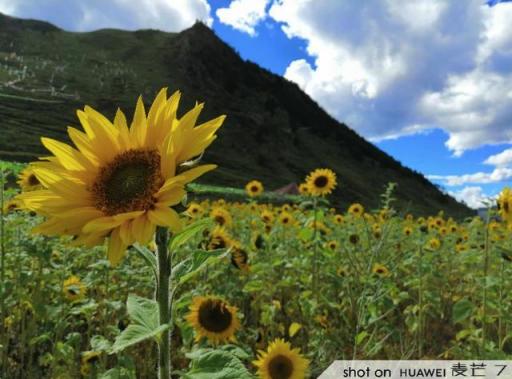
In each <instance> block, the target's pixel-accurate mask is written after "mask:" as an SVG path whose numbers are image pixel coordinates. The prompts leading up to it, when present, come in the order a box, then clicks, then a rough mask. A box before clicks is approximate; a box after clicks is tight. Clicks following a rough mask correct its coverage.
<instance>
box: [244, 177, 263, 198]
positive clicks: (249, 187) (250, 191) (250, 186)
mask: <svg viewBox="0 0 512 379" xmlns="http://www.w3.org/2000/svg"><path fill="white" fill-rule="evenodd" d="M245 192H247V195H249V196H250V197H256V196H259V195H261V194H262V193H263V184H261V182H260V181H258V180H251V181H250V182H249V183H247V184H246V185H245Z"/></svg>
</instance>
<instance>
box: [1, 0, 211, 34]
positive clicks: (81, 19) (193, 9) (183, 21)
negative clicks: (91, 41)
mask: <svg viewBox="0 0 512 379" xmlns="http://www.w3.org/2000/svg"><path fill="white" fill-rule="evenodd" d="M0 12H2V13H6V14H8V15H11V16H16V17H23V18H35V19H39V20H45V21H49V22H51V23H53V24H55V25H57V26H59V27H61V28H63V29H66V30H71V31H90V30H96V29H101V28H119V29H126V30H136V29H160V30H164V31H167V32H179V31H181V30H183V29H186V28H188V27H190V26H192V25H193V24H194V23H195V22H196V20H200V21H203V22H204V23H206V24H207V25H211V24H212V21H213V20H212V18H211V16H210V5H209V4H208V2H207V1H206V0H139V1H130V0H109V1H102V0H87V1H82V0H41V1H32V0H0Z"/></svg>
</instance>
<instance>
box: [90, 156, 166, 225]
mask: <svg viewBox="0 0 512 379" xmlns="http://www.w3.org/2000/svg"><path fill="white" fill-rule="evenodd" d="M163 181H164V179H163V178H162V175H161V174H160V155H159V154H158V152H157V151H156V150H144V149H133V150H128V151H126V152H124V153H121V154H119V155H117V156H116V157H115V158H114V159H113V160H112V161H111V162H110V163H108V164H107V165H105V166H103V167H102V168H101V169H100V171H99V174H98V176H97V177H96V181H95V182H94V184H93V185H92V188H91V192H92V194H93V199H94V203H95V206H96V208H98V209H100V210H101V211H103V212H105V213H106V214H107V215H110V216H112V215H115V214H119V213H124V212H131V211H142V210H144V211H147V210H149V209H152V208H153V206H154V204H155V201H156V199H155V197H154V195H155V193H156V192H157V191H158V190H159V189H160V187H161V186H162V184H163Z"/></svg>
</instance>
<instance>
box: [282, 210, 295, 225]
mask: <svg viewBox="0 0 512 379" xmlns="http://www.w3.org/2000/svg"><path fill="white" fill-rule="evenodd" d="M294 222H295V219H294V217H293V215H292V214H291V213H288V212H286V211H283V212H281V214H280V215H279V223H280V224H281V225H283V226H290V225H293V223H294Z"/></svg>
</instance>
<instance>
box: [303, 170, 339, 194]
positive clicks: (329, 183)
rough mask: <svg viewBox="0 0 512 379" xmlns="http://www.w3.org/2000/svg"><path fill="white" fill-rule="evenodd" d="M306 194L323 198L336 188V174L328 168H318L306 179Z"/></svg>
mask: <svg viewBox="0 0 512 379" xmlns="http://www.w3.org/2000/svg"><path fill="white" fill-rule="evenodd" d="M306 184H307V186H308V193H310V194H311V195H313V196H325V195H328V194H330V193H331V192H332V190H333V189H334V188H335V187H336V174H335V173H334V172H333V171H332V170H329V169H328V168H318V169H316V170H315V171H313V172H311V173H310V174H309V175H308V177H307V178H306Z"/></svg>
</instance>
